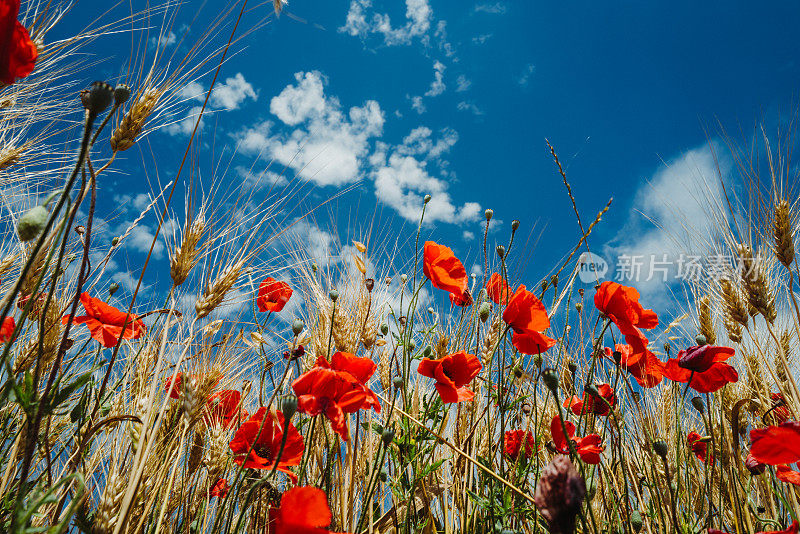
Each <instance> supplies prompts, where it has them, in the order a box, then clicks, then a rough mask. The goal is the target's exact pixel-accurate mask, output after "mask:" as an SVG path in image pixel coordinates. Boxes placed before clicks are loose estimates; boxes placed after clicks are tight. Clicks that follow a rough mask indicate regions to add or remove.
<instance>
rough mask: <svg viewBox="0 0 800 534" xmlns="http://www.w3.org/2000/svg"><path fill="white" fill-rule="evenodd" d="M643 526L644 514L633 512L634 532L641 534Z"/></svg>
mask: <svg viewBox="0 0 800 534" xmlns="http://www.w3.org/2000/svg"><path fill="white" fill-rule="evenodd" d="M643 525H644V521H643V520H642V514H641V513H640V512H639V510H634V511H633V512H631V527H632V528H633V531H634V532H640V531H641V530H642V526H643Z"/></svg>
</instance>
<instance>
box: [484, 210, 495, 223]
mask: <svg viewBox="0 0 800 534" xmlns="http://www.w3.org/2000/svg"><path fill="white" fill-rule="evenodd" d="M483 215H484V216H485V217H486V222H489V221H491V220H492V215H494V211H492V210H486V211H484V212H483Z"/></svg>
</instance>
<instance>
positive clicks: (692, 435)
mask: <svg viewBox="0 0 800 534" xmlns="http://www.w3.org/2000/svg"><path fill="white" fill-rule="evenodd" d="M686 443H687V444H688V445H689V447H690V448H691V449H692V452H693V453H694V455H695V456H697V459H698V460H700V461H701V462H705V461H706V457H708V463H709V464H711V465H714V455H713V454H712V455H710V456H707V455H708V443H706V441H705V440H703V437H702V436H701V435H700V434H698V433H697V432H695V431H692V432H689V434H688V435H687V436H686Z"/></svg>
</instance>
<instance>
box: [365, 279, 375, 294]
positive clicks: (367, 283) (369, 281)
mask: <svg viewBox="0 0 800 534" xmlns="http://www.w3.org/2000/svg"><path fill="white" fill-rule="evenodd" d="M364 287H366V288H367V291H369V292H370V293H372V289H373V288H374V287H375V280H374V279H372V278H367V279H366V280H364Z"/></svg>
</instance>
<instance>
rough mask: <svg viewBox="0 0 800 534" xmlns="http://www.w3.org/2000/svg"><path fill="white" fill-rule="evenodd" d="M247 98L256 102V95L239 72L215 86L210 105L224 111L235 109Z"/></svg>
mask: <svg viewBox="0 0 800 534" xmlns="http://www.w3.org/2000/svg"><path fill="white" fill-rule="evenodd" d="M248 98H251V99H253V100H258V95H256V91H255V90H254V89H253V86H252V85H251V84H250V83H249V82H248V81H247V80H245V79H244V76H242V73H241V72H237V73H236V76H234V77H232V78H227V79H226V80H225V82H224V83H221V84H217V85H216V86H215V87H214V91H213V92H212V93H211V103H212V104H213V105H214V106H216V107H220V108H225V109H237V108H238V107H239V105H240V104H241V103H242V102H243V101H245V100H246V99H248Z"/></svg>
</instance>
